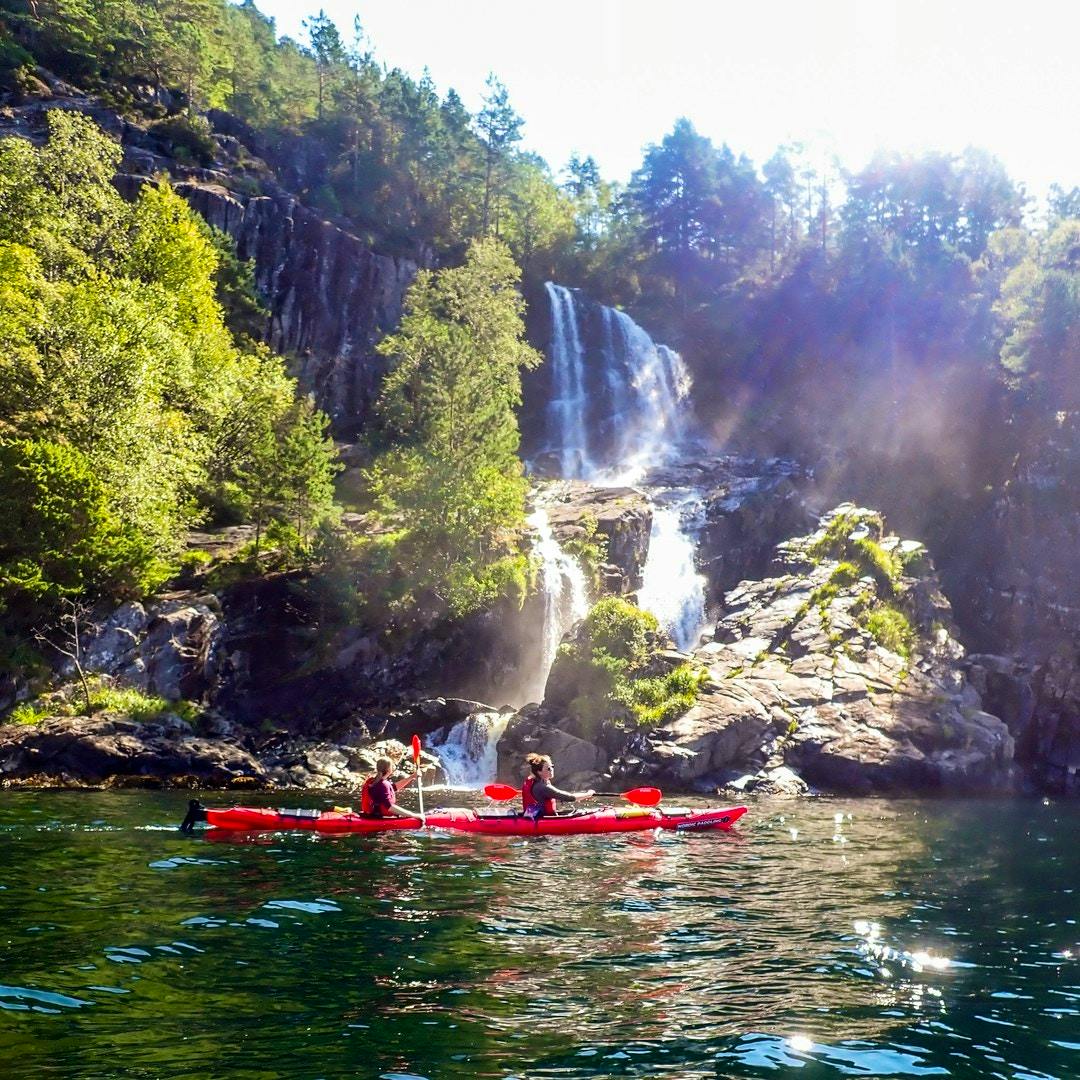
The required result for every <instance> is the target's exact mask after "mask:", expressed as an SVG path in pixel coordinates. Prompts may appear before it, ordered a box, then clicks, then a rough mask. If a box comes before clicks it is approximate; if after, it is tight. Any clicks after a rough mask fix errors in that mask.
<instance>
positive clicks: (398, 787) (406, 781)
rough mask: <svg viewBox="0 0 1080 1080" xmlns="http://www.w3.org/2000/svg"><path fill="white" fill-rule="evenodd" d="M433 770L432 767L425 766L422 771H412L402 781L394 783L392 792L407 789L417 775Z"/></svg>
mask: <svg viewBox="0 0 1080 1080" xmlns="http://www.w3.org/2000/svg"><path fill="white" fill-rule="evenodd" d="M434 768H435V766H434V765H431V764H429V765H425V766H424V767H423V769H413V771H412V772H411V773H409V775H408V776H406V777H405V778H404V779H402V780H395V781H394V790H395V791H401V789H402V788H407V787H408V786H409V785H410V784H411V783H412V782H413V781H414V780H415V779H416V777H417V775H418V774H419V773H421V772H427V771H428V769H434Z"/></svg>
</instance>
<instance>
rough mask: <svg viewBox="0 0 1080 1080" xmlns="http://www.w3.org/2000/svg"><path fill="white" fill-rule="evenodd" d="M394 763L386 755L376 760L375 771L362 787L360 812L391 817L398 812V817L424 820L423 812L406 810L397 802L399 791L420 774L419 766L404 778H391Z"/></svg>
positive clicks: (373, 815)
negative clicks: (417, 812) (416, 812)
mask: <svg viewBox="0 0 1080 1080" xmlns="http://www.w3.org/2000/svg"><path fill="white" fill-rule="evenodd" d="M393 767H394V763H393V762H392V761H391V760H390V759H389V758H386V757H381V758H379V760H378V761H376V762H375V773H374V775H372V776H369V777H368V778H367V779H366V780H365V781H364V786H363V787H362V788H361V789H360V812H361V813H362V814H369V815H370V816H372V817H389V816H390V815H391V814H396V815H397V816H398V817H411V818H416V820H417V821H423V820H424V815H423V814H414V813H413V812H412V810H406V809H405V808H404V807H403V806H398V804H397V793H398V792H399V791H401V789H402V788H406V787H408V786H409V784H411V783H412V782H413V781H414V780H415V779H416V778H417V776H418V775H419V773H420V769H419V766H418V767H417V768H415V769H413V771H412V774H411V775H409V776H406V777H405V778H404V779H403V780H391V779H390V770H391V769H392V768H393Z"/></svg>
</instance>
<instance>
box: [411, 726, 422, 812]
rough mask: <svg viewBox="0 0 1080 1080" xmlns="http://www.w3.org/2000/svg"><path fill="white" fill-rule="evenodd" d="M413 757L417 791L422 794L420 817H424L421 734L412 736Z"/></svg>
mask: <svg viewBox="0 0 1080 1080" xmlns="http://www.w3.org/2000/svg"><path fill="white" fill-rule="evenodd" d="M412 759H413V765H415V766H416V793H417V795H419V796H420V818H421V820H422V819H423V817H424V776H423V773H421V771H420V736H419V735H414V736H413V737H412Z"/></svg>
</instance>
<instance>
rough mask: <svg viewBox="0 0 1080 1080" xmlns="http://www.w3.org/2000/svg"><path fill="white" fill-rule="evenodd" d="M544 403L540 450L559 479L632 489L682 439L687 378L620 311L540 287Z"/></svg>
mask: <svg viewBox="0 0 1080 1080" xmlns="http://www.w3.org/2000/svg"><path fill="white" fill-rule="evenodd" d="M545 288H546V289H547V295H548V299H549V301H550V304H551V344H550V348H549V361H550V363H551V397H550V399H549V401H548V404H547V407H546V410H545V417H544V420H545V424H544V428H545V437H544V442H545V449H546V451H547V452H548V454H550V455H551V456H552V457H553V458H554V459H556V460H557V461H558V466H559V474H560V475H561V476H562V477H563V478H564V479H579V480H588V481H589V482H591V483H610V484H616V483H633V482H635V481H636V480H638V479H640V478H641V476H642V474H643V473H644V472H645V470H646V469H649V468H652V467H655V466H656V465H658V464H660V463H661V462H662V461H665V460H667V459H669V458H670V457H671V456H672V454H673V451H674V450H675V448H676V446H677V444H678V443H679V442H680V441H681V440H682V438H683V437H684V435H685V432H684V430H683V428H685V426H686V423H687V417H686V399H687V396H688V395H689V392H690V376H689V373H688V372H687V369H686V365H685V364H684V363H683V359H682V357H681V356H680V355H679V354H678V353H677V352H675V351H674V350H672V349H669V348H667V347H666V346H665V345H658V344H657V343H656V342H654V341H653V339H652V338H651V337H649V335H648V334H647V333H646V332H645V331H644V330H643V329H642V328H641V327H640V326H638V324H637V323H636V322H634V320H633V319H631V318H630V316H629V315H627V314H626V312H624V311H617V310H616V309H615V308H610V307H603V306H601V305H598V304H588V303H579V301H578V299H577V297H576V296H575V294H574V293H573V292H571V291H570V290H569V289H566V288H563V286H561V285H555V284H553V283H552V282H550V281H549V282H548V283H547V285H546V286H545Z"/></svg>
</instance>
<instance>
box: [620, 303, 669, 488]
mask: <svg viewBox="0 0 1080 1080" xmlns="http://www.w3.org/2000/svg"><path fill="white" fill-rule="evenodd" d="M609 313H610V314H609ZM605 316H606V317H608V318H610V319H611V320H612V322H613V323H614V326H615V329H616V331H617V333H613V334H612V335H611V337H612V340H613V344H614V341H615V340H616V339H619V340H620V344H621V348H613V349H612V350H611V352H610V353H609V355H608V356H607V357H605V360H606V361H607V367H608V370H609V371H611V370H614V369H615V368H616V366H617V365H618V366H620V367H621V368H622V369H623V377H622V380H621V382H622V383H623V385H624V386H625V387H626V389H627V390H628V392H624V393H623V394H622V395H620V397H618V398H615V400H616V401H618V402H619V403H620V404H621V405H622V408H621V410H620V412H619V413H617V414H616V415H615V416H614V418H613V421H614V423H613V427H614V436H615V445H614V452H613V454H612V458H613V462H614V468H615V470H616V471H617V472H618V473H619V474H620V475H621V476H622V477H630V476H632V477H634V478H635V479H636V478H640V476H641V474H642V473H643V472H644V471H645V470H646V469H649V468H654V467H655V466H657V465H659V464H660V463H661V462H662V461H664V460H666V459H667V458H670V457H671V455H672V452H673V450H674V448H675V446H676V445H677V443H678V441H679V439H680V437H681V435H682V434H683V432H682V431H681V430H680V425H685V415H684V414H685V406H684V403H685V401H686V398H687V396H688V394H689V393H690V373H689V372H688V371H687V369H686V365H685V364H684V363H683V358H682V357H681V356H680V355H679V354H678V353H677V352H675V351H674V350H673V349H669V348H668V347H667V346H666V345H657V344H656V343H655V342H654V341H653V339H652V338H651V337H649V335H648V334H647V333H646V332H645V331H644V330H643V329H642V328H641V327H640V326H638V324H637V323H636V322H634V320H633V319H631V318H630V316H629V315H627V314H626V313H625V312H623V311H616V310H615V309H614V308H606V309H605Z"/></svg>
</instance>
